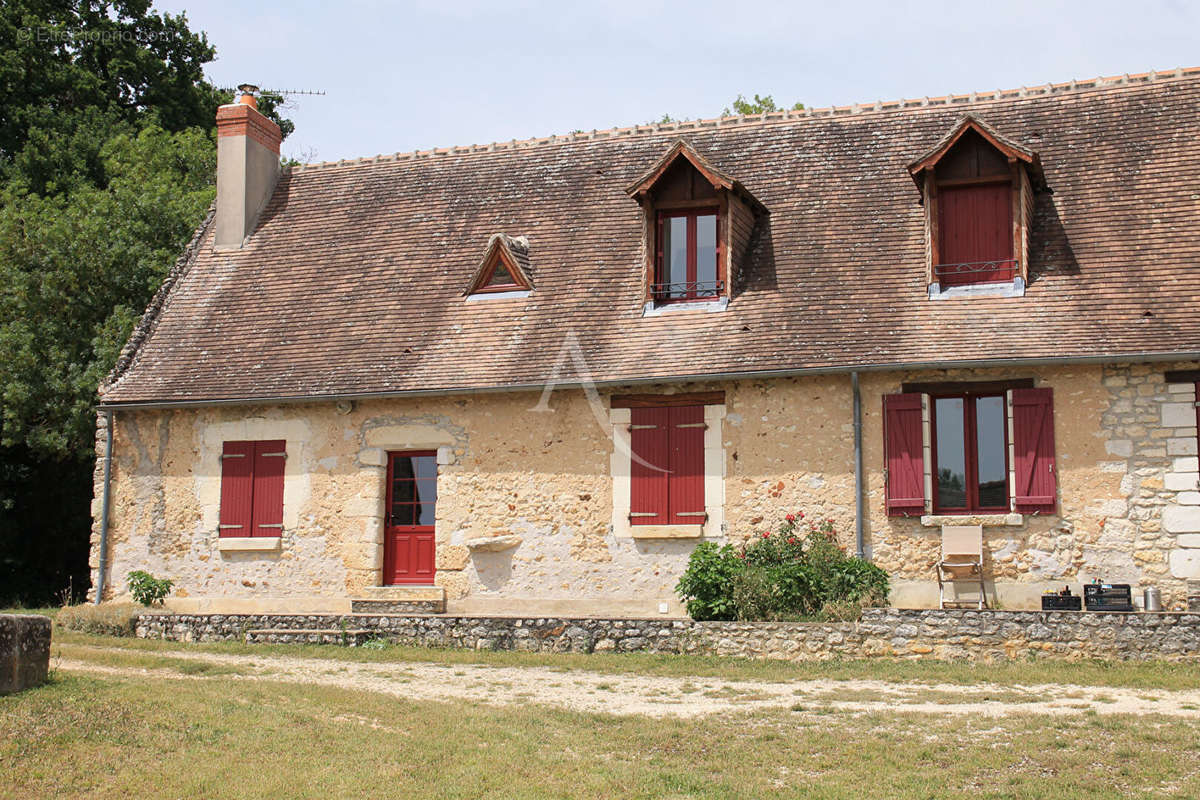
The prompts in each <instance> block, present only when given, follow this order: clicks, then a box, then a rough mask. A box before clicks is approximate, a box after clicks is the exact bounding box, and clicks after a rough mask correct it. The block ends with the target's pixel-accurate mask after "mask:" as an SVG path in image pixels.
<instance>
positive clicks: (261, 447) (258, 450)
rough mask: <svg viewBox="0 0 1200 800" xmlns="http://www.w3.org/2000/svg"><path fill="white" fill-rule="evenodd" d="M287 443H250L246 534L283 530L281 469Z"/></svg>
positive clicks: (285, 461) (284, 459)
mask: <svg viewBox="0 0 1200 800" xmlns="http://www.w3.org/2000/svg"><path fill="white" fill-rule="evenodd" d="M286 452H287V442H285V441H283V440H282V439H280V440H272V441H266V442H255V443H254V515H253V517H254V527H253V533H250V534H248V535H250V536H280V535H282V533H283V471H284V466H285V465H286V464H287V455H286Z"/></svg>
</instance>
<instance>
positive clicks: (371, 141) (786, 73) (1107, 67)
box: [156, 0, 1200, 161]
mask: <svg viewBox="0 0 1200 800" xmlns="http://www.w3.org/2000/svg"><path fill="white" fill-rule="evenodd" d="M156 8H157V9H158V10H160V11H169V12H171V13H178V12H180V11H186V13H187V15H188V18H189V20H190V24H191V27H192V29H193V30H203V31H206V32H207V33H208V36H209V39H210V41H211V42H212V43H213V44H214V45H215V46H216V48H217V61H216V62H214V63H213V64H210V65H209V68H208V76H209V78H210V79H212V80H214V81H215V82H217V83H219V84H221V85H229V86H232V85H236V84H238V83H242V82H252V83H257V84H259V85H260V86H263V87H271V88H282V89H323V90H325V91H326V92H327V93H328V94H327V95H326V96H324V97H303V96H301V97H296V98H295V100H294V103H295V107H294V108H292V109H291V110H290V111H289V113H288V116H290V117H291V118H292V119H293V120H294V121H295V123H296V133H295V134H294V135H293V136H292V137H291V138H290V139H289V140H288V141H287V142H285V143H284V152H285V154H287V155H290V156H293V157H297V158H300V159H301V160H305V161H311V160H318V161H323V160H333V159H339V158H351V157H357V156H369V155H375V154H376V153H392V152H397V151H408V150H415V149H425V148H429V147H441V146H448V145H466V144H479V143H485V142H492V141H506V140H509V139H513V138H518V139H523V138H528V137H532V136H545V135H548V134H551V133H567V132H569V131H571V130H573V129H581V130H591V129H592V128H609V127H614V126H620V125H629V124H633V123H639V122H641V123H644V122H648V121H650V120H653V119H657V118H659V117H661V116H662V115H663V114H664V113H667V114H671V115H672V116H675V117H680V118H683V117H692V118H696V117H712V116H717V115H718V114H720V112H721V110H722V109H723V108H724V107H726V106H727V105H729V104H730V102H731V101H732V100H733V98H734V97H736V96H737V94H738V93H739V92H740V93H743V94H746V95H752V94H754V93H755V92H758V93H760V94H771V95H774V97H775V99H776V101H778V102H780V103H781V104H783V103H787V104H789V105H790V104H791V103H793V102H795V101H797V100H798V101H801V102H803V103H805V104H806V105H808V106H812V107H819V106H827V105H844V104H848V103H854V102H873V101H875V100H878V99H885V100H886V99H895V98H900V97H905V98H914V97H921V96H925V95H929V96H935V95H942V94H947V93H962V92H970V91H972V90H984V89H996V88H1013V87H1018V86H1022V85H1035V84H1042V83H1047V82H1050V81H1053V82H1058V81H1065V80H1070V79H1072V78H1087V77H1094V76H1096V75H1111V74H1121V73H1125V72H1144V71H1146V70H1149V69H1171V68H1174V67H1177V66H1195V65H1197V64H1200V3H1197V2H1187V1H1185V0H1165V1H1164V0H1149V1H1148V2H1145V3H1141V4H1136V3H1129V2H1128V0H1125V2H1108V0H1093V1H1092V2H1074V3H1056V2H1047V1H1046V0H1043V2H1012V1H1011V0H1010V2H1005V3H1000V2H992V3H967V2H957V3H903V2H863V1H861V0H860V2H841V3H835V4H827V3H820V4H818V3H799V2H793V3H787V2H754V1H753V0H726V2H708V1H707V0H704V1H702V2H697V1H694V2H656V0H640V1H638V2H625V1H624V0H614V1H610V2H591V3H570V2H563V1H562V0H559V2H532V1H529V0H513V1H512V2H507V3H481V2H469V1H466V0H463V1H461V2H441V3H439V2H408V3H384V2H332V3H330V2H323V3H322V2H286V3H285V2H265V3H258V4H255V5H254V6H253V7H250V6H249V4H246V3H245V2H230V1H229V0H206V2H203V3H199V2H190V1H189V0H169V1H167V2H159V3H157V4H156Z"/></svg>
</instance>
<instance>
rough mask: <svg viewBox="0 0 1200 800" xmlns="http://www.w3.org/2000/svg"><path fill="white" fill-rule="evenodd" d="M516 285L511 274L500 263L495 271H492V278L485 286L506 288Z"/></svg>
mask: <svg viewBox="0 0 1200 800" xmlns="http://www.w3.org/2000/svg"><path fill="white" fill-rule="evenodd" d="M514 283H516V280H514V279H513V276H512V274H511V273H510V272H509V271H508V267H506V266H504V262H503V261H501V262H500V263H499V264H497V265H496V269H495V270H493V271H492V277H491V278H489V279H488V282H487V284H486V285H487V286H508V285H510V284H514Z"/></svg>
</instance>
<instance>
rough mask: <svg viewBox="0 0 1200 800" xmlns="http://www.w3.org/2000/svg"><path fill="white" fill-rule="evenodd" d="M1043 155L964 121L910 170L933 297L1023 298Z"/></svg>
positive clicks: (970, 120) (980, 124)
mask: <svg viewBox="0 0 1200 800" xmlns="http://www.w3.org/2000/svg"><path fill="white" fill-rule="evenodd" d="M1037 166H1038V163H1037V156H1036V154H1035V153H1033V152H1032V151H1030V150H1028V149H1026V148H1024V147H1022V146H1021V145H1019V144H1017V143H1015V142H1013V141H1011V140H1009V139H1006V138H1005V137H1003V136H1001V135H1000V134H999V133H997V132H996V131H994V130H993V129H991V128H990V127H989V126H987V125H986V124H985V123H983V122H982V121H981V120H978V119H976V118H974V117H971V116H967V117H963V118H962V119H961V120H960V121H959V122H958V124H957V125H955V126H954V128H953V129H952V130H951V131H950V133H949V134H947V135H946V136H945V137H944V138H943V139H942V141H941V142H940V143H938V145H937V146H936V147H934V149H933V150H932V151H931V152H929V153H928V154H927V155H925V156H924V157H923V158H921V159H919V160H918V161H916V162H914V163H913V164H912V165H910V166H909V172H910V174H912V176H913V179H914V180H915V181H916V182H917V185H918V186H919V187H921V190H922V202H923V203H924V205H925V235H926V251H927V262H926V269H927V280H926V283H927V285H928V287H929V297H930V298H931V299H945V298H948V297H955V296H980V295H988V296H1010V297H1011V296H1020V295H1023V294H1024V293H1025V284H1026V281H1027V280H1028V263H1027V261H1026V257H1027V254H1028V246H1027V242H1028V230H1029V223H1030V218H1031V217H1032V213H1033V192H1032V183H1031V180H1030V173H1031V172H1034V173H1036V172H1037Z"/></svg>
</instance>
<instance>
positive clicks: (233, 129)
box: [214, 85, 283, 248]
mask: <svg viewBox="0 0 1200 800" xmlns="http://www.w3.org/2000/svg"><path fill="white" fill-rule="evenodd" d="M238 91H239V93H240V96H239V97H238V99H237V102H234V103H231V104H229V105H225V106H221V107H220V108H218V109H217V215H216V219H215V221H214V224H215V225H216V237H215V242H214V243H215V246H216V247H219V248H232V247H241V246H242V243H243V242H244V241H245V239H246V237H247V236H249V235H250V234H251V233H253V232H254V226H255V224H256V223H257V221H258V215H259V213H260V212H261V211H262V210H263V207H264V206H265V205H266V204H267V201H268V200H270V199H271V193H272V192H274V191H275V182H276V181H278V180H279V143H280V142H281V141H283V135H282V134H281V133H280V131H279V126H278V125H276V124H275V123H274V122H272V121H271V120H269V119H267V118H266V117H265V116H263V115H262V113H261V112H259V110H258V101H257V100H256V99H255V97H254V93H255V92H256V91H258V87H257V86H250V85H242V86H239V87H238Z"/></svg>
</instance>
